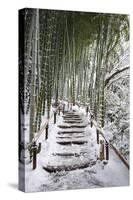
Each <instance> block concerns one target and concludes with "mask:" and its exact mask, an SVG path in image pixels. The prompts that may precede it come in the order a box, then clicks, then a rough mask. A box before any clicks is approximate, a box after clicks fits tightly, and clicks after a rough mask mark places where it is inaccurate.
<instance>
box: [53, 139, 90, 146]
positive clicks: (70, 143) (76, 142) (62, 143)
mask: <svg viewBox="0 0 133 200" xmlns="http://www.w3.org/2000/svg"><path fill="white" fill-rule="evenodd" d="M56 143H57V144H60V145H72V144H75V145H83V144H86V143H88V141H86V140H83V141H82V140H73V141H56Z"/></svg>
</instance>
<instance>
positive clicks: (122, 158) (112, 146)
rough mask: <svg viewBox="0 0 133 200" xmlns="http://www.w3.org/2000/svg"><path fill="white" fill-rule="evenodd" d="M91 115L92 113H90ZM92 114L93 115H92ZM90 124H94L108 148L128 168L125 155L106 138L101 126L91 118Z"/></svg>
mask: <svg viewBox="0 0 133 200" xmlns="http://www.w3.org/2000/svg"><path fill="white" fill-rule="evenodd" d="M90 114H91V115H92V113H90ZM92 116H93V115H92ZM91 122H92V124H93V125H94V126H95V128H96V130H98V132H99V134H100V135H101V136H102V137H103V138H104V140H105V142H106V143H107V144H108V145H109V147H110V148H112V149H113V151H114V152H115V154H117V156H118V157H119V158H120V159H121V161H122V162H123V163H124V164H125V165H126V167H127V168H128V169H129V167H130V166H129V163H128V161H127V160H126V159H125V157H124V156H123V155H122V154H121V153H120V152H119V151H118V149H117V148H116V147H115V146H114V145H113V144H112V143H111V142H110V141H109V139H107V138H106V137H105V135H104V131H103V130H102V128H101V127H99V126H98V124H97V122H96V121H95V120H94V119H93V118H92V119H91Z"/></svg>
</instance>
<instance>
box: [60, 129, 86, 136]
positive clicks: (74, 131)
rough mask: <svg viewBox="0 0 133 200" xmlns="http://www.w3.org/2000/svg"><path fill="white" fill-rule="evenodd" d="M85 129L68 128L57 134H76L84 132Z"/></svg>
mask: <svg viewBox="0 0 133 200" xmlns="http://www.w3.org/2000/svg"><path fill="white" fill-rule="evenodd" d="M84 132H85V131H84V129H80V130H79V129H74V130H67V131H58V133H57V134H59V135H62V134H75V133H79V134H80V133H84Z"/></svg>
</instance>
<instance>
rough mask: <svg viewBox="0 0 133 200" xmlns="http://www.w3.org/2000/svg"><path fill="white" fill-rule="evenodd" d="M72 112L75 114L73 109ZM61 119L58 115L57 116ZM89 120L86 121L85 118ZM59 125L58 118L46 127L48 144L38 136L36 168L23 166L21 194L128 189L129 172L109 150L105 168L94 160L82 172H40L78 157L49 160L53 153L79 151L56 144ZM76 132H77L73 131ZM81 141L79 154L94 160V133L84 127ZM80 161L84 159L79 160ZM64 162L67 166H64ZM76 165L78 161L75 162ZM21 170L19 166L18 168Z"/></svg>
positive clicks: (53, 157) (95, 151)
mask: <svg viewBox="0 0 133 200" xmlns="http://www.w3.org/2000/svg"><path fill="white" fill-rule="evenodd" d="M75 110H78V109H77V108H76V107H75ZM83 113H84V109H82V108H80V110H79V114H80V115H82V117H83V120H85V118H84V116H83ZM61 115H62V114H61ZM88 118H89V117H88ZM62 121H63V118H62V116H58V118H57V124H55V125H54V124H53V118H52V119H51V121H50V124H49V135H48V140H47V141H46V140H45V133H44V134H42V135H41V137H40V138H39V140H38V142H42V150H41V153H40V154H38V155H37V168H36V169H35V170H32V163H30V164H27V165H26V168H25V190H26V192H37V191H53V190H66V189H82V188H99V187H112V186H127V185H129V170H128V169H127V167H126V166H125V165H124V164H123V162H122V161H121V160H120V159H119V157H118V156H117V155H116V154H115V153H114V152H113V150H111V149H110V160H109V162H108V164H106V165H104V164H103V162H101V161H99V160H97V161H96V164H95V165H92V166H91V167H87V168H84V169H76V170H72V171H60V172H56V173H54V172H53V173H49V172H47V171H46V170H44V169H43V167H44V165H46V164H48V163H49V164H53V165H59V164H60V163H62V162H64V164H65V165H67V164H72V163H73V164H74V162H77V160H78V157H75V158H74V157H73V159H72V158H70V159H68V160H65V159H63V158H62V157H58V158H57V156H53V152H54V153H57V152H58V153H59V152H62V151H64V152H66V150H67V153H68V152H69V153H73V152H76V153H78V151H79V149H80V151H81V148H80V147H79V146H78V145H73V146H68V147H66V146H65V147H64V146H63V145H62V147H61V145H59V144H58V145H57V144H56V142H55V141H56V136H57V132H58V131H59V127H58V124H61V123H62ZM77 129H78V128H77ZM85 133H86V135H85V137H87V138H86V139H87V140H88V143H87V144H86V145H87V146H86V145H83V146H82V150H83V151H84V150H85V151H86V147H87V149H88V154H87V156H89V157H88V159H90V158H91V159H93V160H96V158H97V156H98V154H99V147H98V145H97V144H96V130H95V128H94V127H93V128H91V127H90V126H87V127H86V128H85ZM83 158H84V157H83ZM67 161H68V162H69V163H67ZM78 162H79V164H80V162H82V160H80V159H79V161H78ZM21 167H22V166H21Z"/></svg>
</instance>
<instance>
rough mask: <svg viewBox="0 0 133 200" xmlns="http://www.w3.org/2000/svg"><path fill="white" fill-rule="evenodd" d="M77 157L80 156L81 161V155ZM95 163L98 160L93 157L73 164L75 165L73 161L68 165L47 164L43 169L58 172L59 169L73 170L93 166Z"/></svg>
mask: <svg viewBox="0 0 133 200" xmlns="http://www.w3.org/2000/svg"><path fill="white" fill-rule="evenodd" d="M77 158H78V161H79V157H77ZM66 160H67V159H66ZM67 162H68V161H67ZM95 164H96V160H93V159H92V160H90V161H84V162H83V163H80V162H78V163H76V164H73V165H71V163H70V164H69V165H67V164H62V165H45V166H43V169H44V170H46V171H47V172H49V173H52V172H57V171H72V170H76V169H84V168H87V167H92V166H93V165H95Z"/></svg>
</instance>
